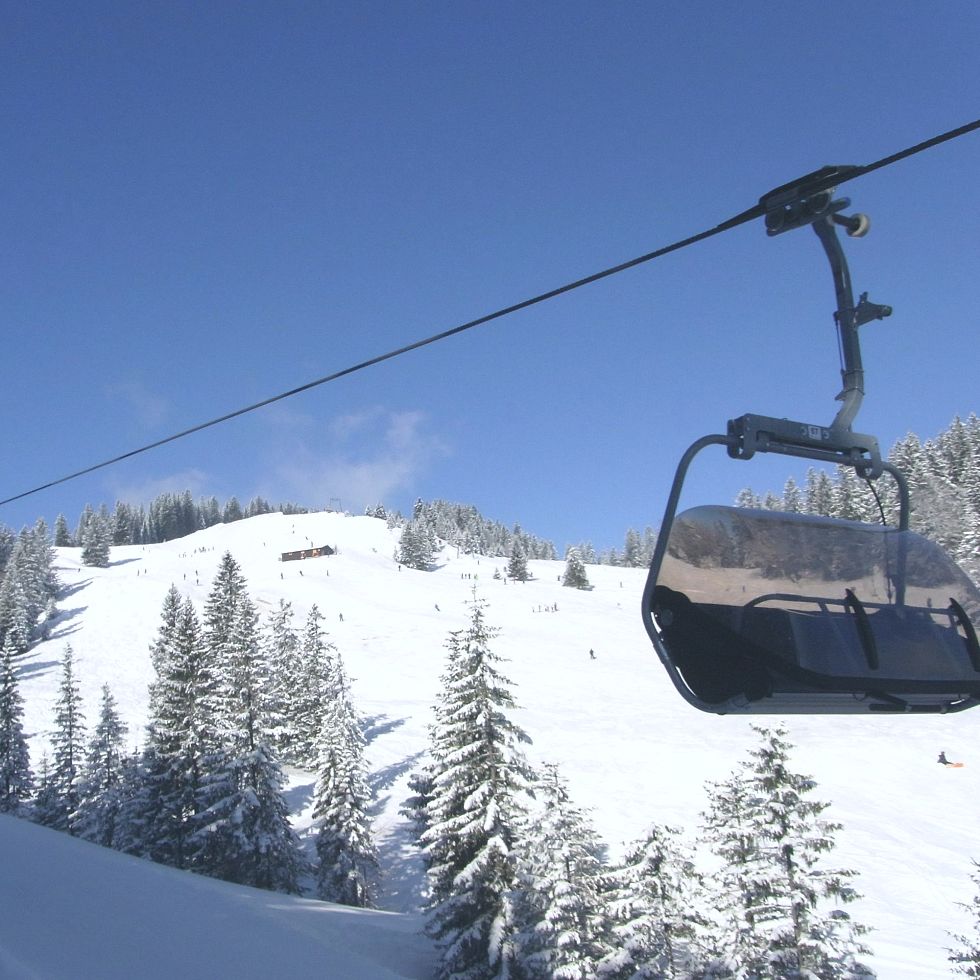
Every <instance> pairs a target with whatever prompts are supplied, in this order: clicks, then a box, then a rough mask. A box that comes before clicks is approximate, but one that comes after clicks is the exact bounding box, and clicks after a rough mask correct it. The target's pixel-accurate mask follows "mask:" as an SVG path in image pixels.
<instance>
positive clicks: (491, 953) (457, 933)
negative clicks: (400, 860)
mask: <svg viewBox="0 0 980 980" xmlns="http://www.w3.org/2000/svg"><path fill="white" fill-rule="evenodd" d="M469 605H470V622H469V626H468V627H467V628H466V629H462V630H458V631H456V632H453V633H451V634H450V635H449V640H448V643H447V647H448V651H449V652H448V661H447V666H446V670H445V672H444V674H443V676H442V691H441V694H440V698H439V703H438V704H437V706H436V711H435V714H436V722H435V724H434V725H433V728H432V731H431V735H430V752H431V755H432V760H433V763H432V768H433V772H434V785H433V796H432V799H431V801H430V803H429V805H428V807H427V819H428V824H429V828H428V830H427V831H426V832H425V833H424V834H423V836H422V843H423V845H424V847H425V856H426V860H427V862H428V873H427V877H428V884H429V899H428V903H427V911H428V922H427V931H428V933H429V935H431V936H432V937H433V938H434V939H435V940H436V941H437V943H438V945H439V948H440V953H441V956H440V966H439V977H440V978H443V980H448V978H451V977H453V978H455V977H467V978H471V980H490V978H496V977H500V978H503V977H506V976H509V970H510V963H511V960H512V959H513V949H512V942H513V931H514V926H513V922H512V921H511V903H510V898H509V896H510V892H511V890H512V888H513V886H514V876H515V868H514V855H513V848H514V844H515V842H516V840H517V838H518V834H519V827H520V825H521V822H522V819H523V814H524V812H525V809H526V808H525V805H524V800H523V796H524V794H525V792H526V789H527V787H528V785H529V783H530V781H531V780H532V778H533V777H532V773H531V771H530V768H529V766H528V764H527V762H526V760H525V758H524V755H523V753H522V752H521V750H520V747H519V746H520V743H522V742H528V741H530V739H529V738H528V737H527V735H525V733H524V732H523V731H522V730H521V729H520V728H519V727H518V726H517V725H516V724H515V723H514V722H513V721H511V720H510V718H509V717H508V716H507V714H506V712H507V711H508V710H509V709H512V708H513V707H514V699H513V696H512V695H511V693H510V685H511V682H510V681H509V680H508V679H507V678H506V677H505V676H504V675H503V674H502V673H501V672H500V670H499V667H498V665H499V664H500V662H501V658H500V657H499V656H498V655H497V654H495V653H494V652H493V651H492V650H491V649H490V643H491V641H492V640H493V639H494V638H495V637H496V636H497V633H498V631H497V630H496V629H495V628H492V627H490V626H488V625H487V623H486V616H485V609H486V603H485V601H484V600H482V599H479V598H476V597H474V599H473V601H472V602H471V603H470V604H469Z"/></svg>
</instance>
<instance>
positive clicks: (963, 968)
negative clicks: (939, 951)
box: [948, 861, 980, 980]
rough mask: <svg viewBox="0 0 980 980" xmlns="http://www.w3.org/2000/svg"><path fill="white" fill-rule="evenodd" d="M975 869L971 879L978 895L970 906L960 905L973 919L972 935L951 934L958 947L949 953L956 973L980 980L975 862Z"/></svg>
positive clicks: (979, 873) (978, 867)
mask: <svg viewBox="0 0 980 980" xmlns="http://www.w3.org/2000/svg"><path fill="white" fill-rule="evenodd" d="M973 869H974V870H973V874H972V875H971V876H970V877H971V879H972V881H973V884H974V885H976V889H977V893H976V895H974V896H973V901H971V902H970V904H969V905H967V904H965V903H962V902H961V903H960V904H961V905H962V906H963V908H965V909H966V910H967V912H969V913H970V915H971V916H972V918H973V923H972V933H971V934H970V935H964V934H960V933H950V939H952V940H953V942H954V943H956V946H955V947H954V948H952V949H950V950H948V952H949V962H950V963H951V964H952V965H953V972H954V973H957V974H959V975H960V976H964V977H972V978H973V980H980V863H978V862H977V861H974V862H973Z"/></svg>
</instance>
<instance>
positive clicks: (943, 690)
mask: <svg viewBox="0 0 980 980" xmlns="http://www.w3.org/2000/svg"><path fill="white" fill-rule="evenodd" d="M644 603H645V611H647V612H649V614H650V617H649V618H648V629H650V630H651V635H652V636H653V638H654V643H655V645H656V646H657V650H658V653H659V654H660V657H661V659H662V660H663V661H664V663H665V665H666V666H667V668H668V671H669V672H670V673H671V677H672V679H673V680H674V683H675V684H676V685H677V686H678V689H679V690H681V693H682V694H684V696H685V697H686V698H687V699H688V700H689V701H691V703H693V704H695V705H697V706H698V707H700V708H703V709H705V710H708V711H717V712H722V713H727V712H734V711H744V712H749V713H763V712H781V713H786V712H807V713H812V712H814V711H830V712H859V711H881V712H891V711H949V710H961V709H962V708H965V707H970V706H972V705H974V704H977V703H980V649H978V645H977V634H976V624H977V623H978V622H980V592H978V590H977V588H976V586H975V585H974V584H973V583H972V582H971V581H970V579H969V578H968V577H967V576H966V575H965V574H964V573H963V572H962V571H961V570H960V569H959V568H958V567H957V566H956V565H955V563H953V562H952V561H951V560H950V559H949V558H948V557H947V556H946V554H945V553H944V552H943V551H942V549H940V548H939V547H938V546H937V545H935V544H933V543H932V542H930V541H928V540H926V539H925V538H923V537H921V536H919V535H917V534H914V533H913V532H910V531H900V530H897V529H895V528H890V527H885V526H880V525H872V524H862V523H858V522H852V521H842V520H837V519H832V518H823V517H814V516H810V515H801V514H787V513H782V512H778V511H766V510H750V509H745V508H737V507H721V506H707V507H696V508H693V509H691V510H688V511H685V512H684V513H683V514H681V515H680V516H678V517H677V518H676V519H675V520H674V522H673V524H672V525H671V527H670V529H669V536H668V538H667V543H666V548H665V549H664V550H663V553H662V559H661V561H660V563H659V567H658V566H657V564H656V562H655V566H654V568H652V569H651V575H650V582H649V583H648V586H647V591H646V594H645V598H644Z"/></svg>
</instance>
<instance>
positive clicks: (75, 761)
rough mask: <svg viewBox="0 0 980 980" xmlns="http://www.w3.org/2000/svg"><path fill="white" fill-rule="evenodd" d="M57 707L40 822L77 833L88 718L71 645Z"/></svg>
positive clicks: (64, 660) (39, 817)
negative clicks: (49, 767)
mask: <svg viewBox="0 0 980 980" xmlns="http://www.w3.org/2000/svg"><path fill="white" fill-rule="evenodd" d="M58 690H59V694H58V701H57V703H56V705H55V728H54V732H53V733H52V735H51V745H52V748H53V750H54V759H53V765H52V768H51V771H50V774H49V776H48V778H47V779H46V780H45V785H44V789H45V791H46V792H45V801H46V802H45V806H43V807H41V808H39V809H38V812H37V819H38V820H39V822H41V823H44V824H45V825H46V826H49V827H53V828H54V829H55V830H63V831H67V832H68V833H69V834H74V833H75V826H74V815H75V811H76V810H77V809H78V803H79V794H78V789H79V787H78V783H79V779H80V777H81V771H82V765H83V763H84V760H85V747H84V746H85V743H84V738H85V719H84V716H83V714H82V699H81V695H80V694H79V690H78V681H77V679H76V677H75V657H74V653H73V651H72V648H71V646H66V647H65V652H64V655H63V656H62V659H61V684H60V685H59V688H58Z"/></svg>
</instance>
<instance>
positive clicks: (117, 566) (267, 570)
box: [0, 513, 980, 978]
mask: <svg viewBox="0 0 980 980" xmlns="http://www.w3.org/2000/svg"><path fill="white" fill-rule="evenodd" d="M396 536H397V532H392V531H390V530H389V529H388V528H387V527H386V525H385V523H384V522H383V521H380V520H376V519H373V518H366V517H349V516H345V515H342V514H327V513H323V514H311V515H302V516H289V517H287V516H283V515H279V514H270V515H264V516H261V517H256V518H253V519H251V520H248V521H241V522H238V523H235V524H231V525H219V526H216V527H213V528H210V529H208V530H207V531H202V532H199V533H198V534H195V535H192V536H190V537H187V538H183V539H181V540H179V541H173V542H169V543H166V544H161V545H153V546H146V547H139V546H134V547H124V548H114V549H113V552H112V565H111V567H109V568H107V569H92V568H87V567H84V566H80V565H79V563H78V552H77V551H74V550H70V549H68V550H63V551H60V552H59V557H58V563H57V564H58V567H59V574H60V576H61V578H62V580H63V582H64V583H65V585H66V586H67V592H68V594H67V595H66V597H65V599H64V600H63V601H62V602H61V604H60V609H61V615H60V618H59V620H58V622H57V623H56V625H55V628H54V630H53V632H52V637H51V639H50V640H48V641H47V642H45V643H42V644H40V645H39V646H37V647H36V648H34V649H33V650H32V651H31V654H30V656H29V657H28V658H27V660H26V663H25V665H24V669H23V674H22V677H21V683H22V693H23V695H24V698H25V701H26V702H27V704H26V717H25V727H26V728H27V730H28V731H29V732H31V733H32V734H33V736H34V737H33V740H32V760H33V761H34V764H35V766H37V764H38V762H39V760H40V756H41V752H42V749H43V746H44V743H45V740H46V732H47V731H48V730H49V728H50V726H51V723H52V714H53V712H52V706H53V704H54V702H55V700H56V697H57V684H58V679H59V675H58V664H57V662H58V659H59V657H60V656H61V653H62V651H63V649H64V646H65V644H66V643H71V645H72V647H73V649H74V651H75V654H76V657H77V671H78V675H79V677H80V680H81V685H82V694H83V697H84V698H85V702H86V705H87V707H88V710H89V713H90V717H92V716H93V715H94V712H95V706H96V704H97V699H98V691H99V688H100V687H101V685H102V684H103V683H106V682H108V683H109V684H110V685H111V687H112V690H113V693H114V694H115V696H116V698H117V700H118V701H119V706H120V711H121V714H122V716H123V718H124V719H125V720H126V721H127V722H128V724H129V725H130V730H131V738H132V740H133V741H134V743H135V742H136V741H139V740H140V739H141V737H142V725H143V723H144V721H145V711H146V685H147V682H148V680H149V678H150V665H149V657H148V647H149V644H150V642H151V640H152V638H153V636H154V634H155V632H156V630H157V626H158V623H159V618H160V609H161V606H162V603H163V598H164V595H165V593H166V591H167V589H168V588H169V586H170V584H171V583H173V584H175V585H177V587H178V588H180V589H182V590H183V591H184V592H185V594H187V595H190V596H191V597H192V598H194V599H195V601H197V602H198V604H199V605H201V604H203V601H204V598H205V597H206V595H207V593H208V591H209V589H210V585H211V581H212V578H213V576H214V572H215V569H216V567H217V563H218V561H219V559H220V558H221V555H222V554H223V552H224V551H226V550H228V551H231V553H232V554H233V555H234V557H235V558H236V560H237V561H238V562H239V564H240V565H241V567H242V570H243V572H244V574H245V576H246V578H247V580H248V583H249V591H250V594H251V596H252V598H253V600H255V601H256V603H257V605H258V608H259V610H260V612H263V613H265V612H268V611H271V610H272V609H273V608H274V607H275V606H276V605H277V604H278V601H279V599H280V597H285V598H287V599H289V600H290V601H291V602H292V604H293V608H294V611H295V613H296V616H297V620H296V625H297V626H299V625H300V624H301V622H302V618H303V617H304V616H305V615H306V613H307V611H308V609H309V607H310V606H311V605H312V604H313V603H316V604H317V605H318V606H319V608H320V610H321V611H322V612H323V613H324V615H325V617H326V628H327V629H328V630H329V631H330V634H331V639H332V640H333V641H334V642H335V643H336V645H337V647H338V648H339V650H340V652H341V653H342V655H343V657H344V659H345V662H346V664H347V667H348V670H349V672H350V675H351V676H352V678H353V679H354V685H353V690H354V696H355V699H356V702H357V705H358V707H359V709H360V711H361V712H362V713H363V714H364V715H365V716H366V717H367V718H368V719H369V728H368V738H369V746H368V761H369V764H370V767H371V773H372V780H373V785H374V788H375V790H376V792H377V794H378V808H377V815H376V821H375V827H376V830H377V832H378V835H379V838H380V840H379V843H380V849H381V855H382V862H383V865H384V867H385V869H386V879H385V884H384V892H383V895H382V905H383V907H384V908H386V909H388V910H391V911H397V912H405V913H412V912H415V911H416V910H417V907H418V898H419V888H420V885H421V869H420V866H419V863H418V860H417V856H416V854H415V853H414V850H413V848H412V846H411V842H410V839H409V836H408V828H407V826H406V824H405V822H404V820H403V819H402V818H401V817H400V816H399V814H398V807H399V805H400V803H401V801H402V800H403V799H404V797H405V796H406V795H407V788H406V782H407V779H408V775H409V774H410V772H411V770H412V769H413V767H414V766H415V765H416V764H417V762H418V761H419V759H420V756H421V754H422V753H423V752H424V750H425V741H426V726H427V725H428V723H429V721H430V717H431V705H432V703H433V701H434V698H435V695H436V691H437V687H438V676H439V673H440V671H441V669H442V666H443V657H444V652H445V647H444V644H445V639H446V636H447V634H448V633H449V631H450V630H454V629H458V628H460V627H462V626H464V625H465V623H466V621H467V608H466V605H465V603H466V601H467V599H469V598H471V596H472V593H473V590H474V588H476V589H477V590H478V592H479V594H480V596H481V597H483V598H484V599H486V600H487V601H488V603H489V608H488V614H487V615H488V621H489V622H490V623H491V624H492V625H495V626H498V627H500V629H501V634H500V636H499V637H498V638H497V640H496V642H495V644H494V649H495V650H496V651H497V652H498V653H500V654H502V655H503V656H505V657H507V658H509V659H510V664H509V665H508V672H509V674H510V676H511V678H512V679H513V680H514V682H515V689H514V693H515V695H516V698H517V701H518V704H519V705H520V711H519V712H518V714H517V718H516V720H517V721H518V723H519V724H521V725H522V726H523V727H524V728H525V729H526V730H527V732H528V734H529V735H530V736H531V737H532V739H533V745H532V746H531V747H530V750H529V755H530V756H531V759H532V761H554V762H558V763H559V764H560V765H561V767H562V770H563V772H564V773H565V775H566V776H567V778H568V780H569V783H570V789H571V792H572V794H573V796H574V797H575V799H576V801H577V802H578V803H579V804H581V805H585V806H588V807H591V808H592V809H593V811H594V814H593V816H594V820H595V823H596V826H597V827H598V829H599V830H600V832H601V833H602V834H603V836H604V837H605V839H606V841H607V842H608V844H609V846H610V852H611V854H612V855H613V856H617V855H618V854H619V853H620V851H621V849H622V846H623V844H624V843H626V842H628V841H629V840H631V839H633V838H635V837H638V836H639V835H640V834H641V833H642V832H643V831H644V829H645V827H646V826H647V825H648V824H649V823H650V822H653V821H656V822H661V823H669V824H672V825H676V826H681V827H684V828H686V829H687V830H688V832H689V833H691V834H692V836H693V834H694V832H695V831H696V828H697V824H698V814H699V812H700V810H701V809H702V808H703V806H704V782H705V781H706V780H717V779H722V778H724V777H725V776H726V775H727V774H728V773H729V772H730V770H731V769H732V767H733V766H734V765H735V764H736V762H737V761H738V760H739V759H741V758H743V757H744V755H745V752H746V749H747V748H748V747H749V746H750V745H751V744H753V742H754V735H753V733H752V732H751V729H750V726H749V723H748V721H746V720H745V719H738V718H720V717H715V716H708V715H704V714H701V713H700V712H697V711H695V710H694V709H693V708H690V707H689V706H688V705H686V704H685V703H684V702H683V701H682V700H681V699H680V698H679V697H678V696H677V695H676V693H675V692H674V691H673V688H672V687H671V686H670V684H669V682H668V680H667V678H666V675H665V674H664V673H663V671H662V669H661V668H660V666H659V665H658V663H657V661H656V658H655V656H654V654H653V652H652V650H651V648H650V644H649V641H648V639H647V637H646V635H645V633H644V631H643V627H642V624H641V621H640V616H639V600H640V594H641V591H642V586H643V579H644V574H645V573H644V572H643V571H642V570H636V569H620V568H610V567H599V568H596V567H591V566H590V567H589V569H588V574H589V577H590V580H591V582H592V585H593V586H594V588H593V589H592V590H591V591H583V592H579V591H575V590H571V589H566V588H562V586H561V585H560V582H559V578H560V575H561V572H562V569H563V567H564V566H563V563H561V562H530V563H529V564H530V567H531V570H532V573H533V574H534V576H535V578H534V580H533V581H530V582H528V583H525V584H515V583H506V582H505V581H503V580H500V579H494V578H493V572H494V570H495V569H496V568H501V569H502V568H503V565H504V561H503V559H489V558H477V557H472V556H457V555H456V553H455V550H453V549H447V550H445V551H444V552H443V553H442V554H441V556H440V557H439V558H438V567H437V568H436V569H435V570H434V571H430V572H418V571H413V570H410V569H401V570H399V569H398V567H397V566H396V564H395V563H394V562H393V561H392V554H393V551H394V548H395V543H396ZM309 544H314V545H321V544H329V545H331V546H333V547H336V548H337V549H338V554H336V555H333V556H331V557H327V558H319V559H311V560H306V561H298V562H285V563H284V562H280V561H279V560H278V558H279V555H280V553H281V552H284V551H291V550H296V549H299V548H302V547H304V546H308V545H309ZM590 649H592V650H594V652H595V659H592V658H591V657H590V655H589V651H590ZM788 728H789V730H790V734H791V738H792V740H793V741H794V742H795V743H796V745H797V749H796V751H795V753H794V763H795V765H796V767H797V768H798V769H800V770H802V771H804V772H808V773H810V774H812V775H813V776H814V777H815V778H816V780H817V782H818V784H819V786H818V790H817V795H818V796H819V797H820V798H821V799H825V800H830V801H832V803H833V806H832V808H831V809H830V810H829V811H828V815H829V816H831V817H832V818H833V819H836V820H839V821H840V822H842V823H843V824H844V830H843V832H842V833H841V835H840V836H839V847H838V850H837V852H836V855H835V856H836V858H837V859H838V860H839V861H840V862H841V863H843V864H847V865H849V866H852V867H855V868H857V869H858V870H859V871H860V872H861V876H862V877H861V879H860V881H859V887H860V888H861V890H862V891H863V893H864V895H865V899H864V900H863V901H862V902H861V903H859V904H858V905H857V906H855V907H854V914H855V916H856V917H857V918H858V919H859V920H860V921H863V922H865V923H866V924H868V925H871V926H873V927H874V928H875V932H874V933H872V935H871V936H870V943H871V945H872V947H873V948H874V950H875V953H876V957H875V959H874V960H873V961H872V962H873V965H874V966H875V968H876V969H877V970H878V973H879V975H880V976H882V977H886V978H892V977H894V978H906V977H907V978H927V977H940V976H947V975H948V970H947V965H946V953H945V946H946V945H948V942H949V940H948V937H947V933H946V930H947V929H953V930H954V931H955V930H962V929H964V928H965V927H966V922H965V917H964V913H963V912H962V910H960V909H959V908H958V907H957V905H956V902H958V901H966V900H968V899H969V897H970V895H971V884H970V881H969V873H970V870H971V865H970V858H971V856H973V857H978V858H980V841H978V839H977V831H978V829H980V827H978V817H977V813H976V801H977V799H978V798H980V795H978V789H980V785H978V776H980V760H978V759H977V758H976V755H975V753H972V754H971V750H972V749H973V747H974V746H975V745H976V744H977V742H978V734H980V731H978V728H980V711H977V712H966V713H964V714H961V715H952V716H947V717H921V716H919V717H914V716H910V717H901V718H873V719H872V718H839V717H833V716H831V717H825V718H810V719H807V718H793V719H790V720H789V721H788ZM941 749H943V750H945V751H946V753H947V755H948V756H949V757H950V758H962V759H965V760H966V763H967V765H966V767H965V768H963V769H957V770H947V769H945V768H944V767H942V766H939V765H936V762H935V760H936V756H937V754H938V752H939V751H940V750H941ZM311 790H312V785H311V783H310V777H309V776H307V775H306V774H302V773H296V774H294V780H293V786H292V788H291V798H290V799H291V803H292V804H293V806H294V809H295V810H296V811H297V812H298V813H299V816H298V826H300V827H302V826H303V825H304V820H305V818H304V816H303V814H302V810H303V806H304V802H306V801H308V798H309V794H310V792H311ZM17 829H18V831H20V828H17ZM7 832H8V830H7V825H6V823H5V824H4V825H3V827H2V829H0V834H6V833H7ZM25 832H26V831H25ZM35 839H41V838H40V837H38V836H37V834H35V835H34V836H33V837H31V838H30V840H31V842H32V843H33V841H34V840H35ZM45 839H46V838H45ZM59 843H60V842H59ZM69 843H70V842H69ZM25 849H26V848H25ZM43 850H45V849H43V848H42V851H43ZM21 860H30V855H29V854H26V855H24V856H23V857H22V858H21ZM45 860H46V859H44V858H39V861H40V862H41V866H42V867H43V866H44V861H45ZM159 870H162V869H159ZM154 873H158V871H156V870H155V871H154ZM25 874H26V872H25ZM27 877H28V880H29V878H30V876H29V875H27ZM66 877H67V876H66ZM57 880H58V877H57V875H56V874H55V875H53V877H45V876H43V875H39V876H38V886H37V889H36V890H35V892H34V893H33V894H32V896H31V899H30V903H28V902H25V903H24V905H25V906H27V905H28V904H30V905H32V906H33V907H34V908H36V909H37V915H38V916H39V917H43V918H44V919H45V920H46V922H47V925H48V927H49V928H50V929H52V930H54V929H55V928H56V923H55V922H54V921H53V919H54V917H56V916H60V915H61V914H67V911H59V910H64V906H62V905H60V904H57V905H56V904H55V899H54V896H52V895H48V894H47V890H49V889H51V888H52V887H53V882H54V881H57ZM142 880H144V881H152V880H153V879H142ZM159 880H160V881H163V880H164V879H163V878H161V879H159ZM166 880H168V881H169V878H166ZM22 887H27V884H26V883H25V884H24V885H23V886H22ZM69 887H71V886H70V885H69ZM141 887H155V886H152V885H147V886H141ZM188 887H191V886H188ZM193 887H198V886H197V885H195V886H193ZM208 887H222V888H223V887H227V886H221V885H215V884H214V883H208ZM248 894H249V895H253V894H254V893H251V892H249V893H248ZM255 901H257V902H260V903H261V902H265V903H267V904H268V905H269V906H270V907H272V906H275V907H276V908H277V909H280V910H282V916H283V917H285V918H289V917H291V916H292V915H293V912H295V915H296V916H301V917H302V918H303V921H304V922H308V921H310V919H312V916H310V915H308V914H307V913H308V910H309V909H311V908H322V906H319V905H318V904H317V903H309V902H307V903H303V902H298V901H296V900H286V899H280V898H279V897H273V898H269V897H268V896H260V897H259V898H257V899H255ZM46 910H49V911H46ZM290 910H293V911H290ZM21 911H22V913H23V914H28V913H26V912H23V910H21ZM89 911H93V910H92V909H91V908H90V909H89ZM97 912H98V906H97V905H96V906H95V908H94V913H97ZM334 914H341V915H349V913H346V912H342V913H334ZM329 919H330V916H329V915H328V914H326V913H325V914H324V916H323V917H321V918H318V919H317V920H316V921H317V922H318V923H319V922H327V921H328V920H329ZM365 921H367V920H365ZM385 921H388V920H385ZM411 921H412V922H413V923H417V920H416V919H415V918H414V917H413V918H412V919H411ZM0 922H2V920H0ZM414 927H415V926H414V925H413V928H414ZM0 928H5V927H0ZM246 928H248V927H247V926H246ZM303 928H304V929H306V928H310V927H309V926H303ZM314 928H317V929H318V928H320V926H319V925H318V926H316V927H314ZM324 928H325V929H326V928H332V926H330V927H327V926H324ZM379 942H380V943H381V944H382V945H384V944H385V943H386V942H387V940H385V939H384V938H382V939H381V940H379ZM412 949H414V947H412ZM406 955H408V954H406ZM413 955H414V954H413ZM174 972H175V973H176V972H177V971H176V970H175V971H174ZM27 975H30V974H27ZM39 975H40V976H47V975H48V974H46V973H44V972H43V971H42V972H41V973H40V974H39ZM55 975H57V974H55ZM93 975H97V974H93ZM247 975H258V974H247ZM295 975H302V974H295ZM329 975H337V976H340V975H351V976H357V975H363V976H378V977H381V976H384V975H386V974H384V973H383V972H382V967H381V966H380V965H379V967H378V972H374V973H371V972H368V973H363V974H344V973H343V971H341V973H337V974H332V973H331V974H329ZM406 975H415V974H406Z"/></svg>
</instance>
